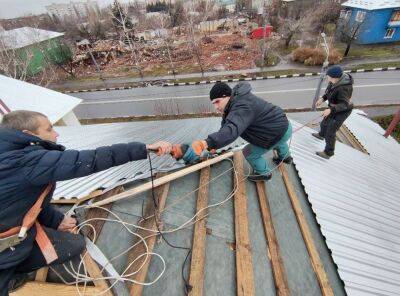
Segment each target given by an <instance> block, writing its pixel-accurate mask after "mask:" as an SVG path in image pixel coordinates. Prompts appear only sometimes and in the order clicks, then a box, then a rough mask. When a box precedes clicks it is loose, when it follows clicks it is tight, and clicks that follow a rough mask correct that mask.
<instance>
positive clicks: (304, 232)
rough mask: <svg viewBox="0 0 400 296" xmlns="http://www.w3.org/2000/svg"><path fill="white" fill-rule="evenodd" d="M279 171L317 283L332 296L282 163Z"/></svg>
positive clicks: (308, 229)
mask: <svg viewBox="0 0 400 296" xmlns="http://www.w3.org/2000/svg"><path fill="white" fill-rule="evenodd" d="M279 171H280V172H281V174H282V177H283V181H284V182H285V186H286V190H287V192H288V195H289V198H290V201H291V203H292V207H293V210H294V213H295V215H296V219H297V222H298V224H299V226H300V230H301V234H302V235H303V239H304V242H305V244H306V247H307V251H308V254H309V255H310V259H311V265H312V267H313V269H314V272H315V274H316V275H317V279H318V283H319V286H320V288H321V292H322V295H323V296H333V290H332V287H331V285H330V283H329V280H328V276H327V274H326V272H325V269H324V265H323V264H322V261H321V258H320V256H319V253H318V250H317V248H316V247H315V244H314V240H313V238H312V235H311V231H310V228H309V227H308V224H307V220H306V218H305V216H304V213H303V210H302V209H301V205H300V201H299V199H298V197H297V194H296V192H295V191H294V188H293V185H292V183H291V181H290V178H289V175H288V173H287V171H286V168H285V166H284V165H280V166H279Z"/></svg>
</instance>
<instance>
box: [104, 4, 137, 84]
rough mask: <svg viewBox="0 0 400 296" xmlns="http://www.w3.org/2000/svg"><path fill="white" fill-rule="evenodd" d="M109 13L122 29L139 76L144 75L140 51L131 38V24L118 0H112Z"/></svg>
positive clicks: (116, 24)
mask: <svg viewBox="0 0 400 296" xmlns="http://www.w3.org/2000/svg"><path fill="white" fill-rule="evenodd" d="M110 14H111V16H112V18H113V22H114V24H115V26H116V28H119V29H120V30H121V31H122V34H123V39H124V42H125V43H127V44H128V47H129V51H130V53H131V57H132V60H133V62H134V64H135V69H136V70H137V71H138V72H139V75H140V77H142V78H143V77H144V75H143V70H142V67H141V66H140V52H139V49H138V45H137V42H135V41H134V40H133V38H132V33H131V32H132V28H133V25H132V23H131V21H130V18H129V17H128V14H127V12H126V11H125V9H124V7H122V5H121V4H120V3H119V2H118V0H115V1H114V4H113V5H112V7H111V10H110Z"/></svg>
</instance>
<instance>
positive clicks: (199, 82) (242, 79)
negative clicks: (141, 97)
mask: <svg viewBox="0 0 400 296" xmlns="http://www.w3.org/2000/svg"><path fill="white" fill-rule="evenodd" d="M396 70H400V67H386V68H373V69H356V70H345V71H344V72H346V73H363V72H382V71H396ZM319 75H321V73H320V72H311V73H299V74H287V75H271V76H257V77H244V78H232V79H221V80H203V81H196V82H176V83H164V84H162V86H164V87H168V86H184V85H200V84H214V83H216V82H239V81H256V80H267V79H281V78H298V77H309V76H319ZM132 88H137V87H135V86H122V87H106V88H98V89H81V90H67V91H65V92H64V93H65V94H73V93H84V92H96V91H109V90H127V89H132Z"/></svg>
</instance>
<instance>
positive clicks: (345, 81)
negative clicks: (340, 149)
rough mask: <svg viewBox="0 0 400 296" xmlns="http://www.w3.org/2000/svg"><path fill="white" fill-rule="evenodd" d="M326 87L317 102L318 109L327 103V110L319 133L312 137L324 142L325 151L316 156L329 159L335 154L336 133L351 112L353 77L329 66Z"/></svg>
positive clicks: (324, 112) (338, 67)
mask: <svg viewBox="0 0 400 296" xmlns="http://www.w3.org/2000/svg"><path fill="white" fill-rule="evenodd" d="M326 79H327V81H328V86H327V88H326V90H325V94H324V95H323V96H322V97H321V98H320V99H319V100H318V101H317V103H316V106H317V107H319V106H321V104H322V103H323V102H325V101H328V106H329V108H327V109H325V110H324V111H323V112H322V115H323V117H324V119H323V120H322V121H321V129H320V131H319V133H313V134H312V135H313V136H314V137H316V138H317V139H319V140H325V149H324V150H323V151H318V152H316V153H317V155H318V156H320V157H322V158H325V159H329V158H330V157H332V156H333V155H334V153H335V143H336V132H337V131H338V130H339V129H340V127H341V126H342V124H343V123H344V121H345V120H346V119H347V118H348V117H349V116H350V114H351V111H352V110H353V103H352V102H351V97H352V95H353V84H354V80H353V77H352V76H351V75H350V74H348V73H344V72H343V70H342V68H341V67H340V66H338V65H334V66H331V67H330V68H329V69H328V71H327V72H326Z"/></svg>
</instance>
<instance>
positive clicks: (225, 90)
mask: <svg viewBox="0 0 400 296" xmlns="http://www.w3.org/2000/svg"><path fill="white" fill-rule="evenodd" d="M231 94H232V89H231V88H230V87H229V85H228V84H226V83H223V82H217V83H216V84H214V86H213V87H212V89H211V90H210V100H211V101H212V100H215V99H216V98H222V97H230V96H231Z"/></svg>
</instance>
